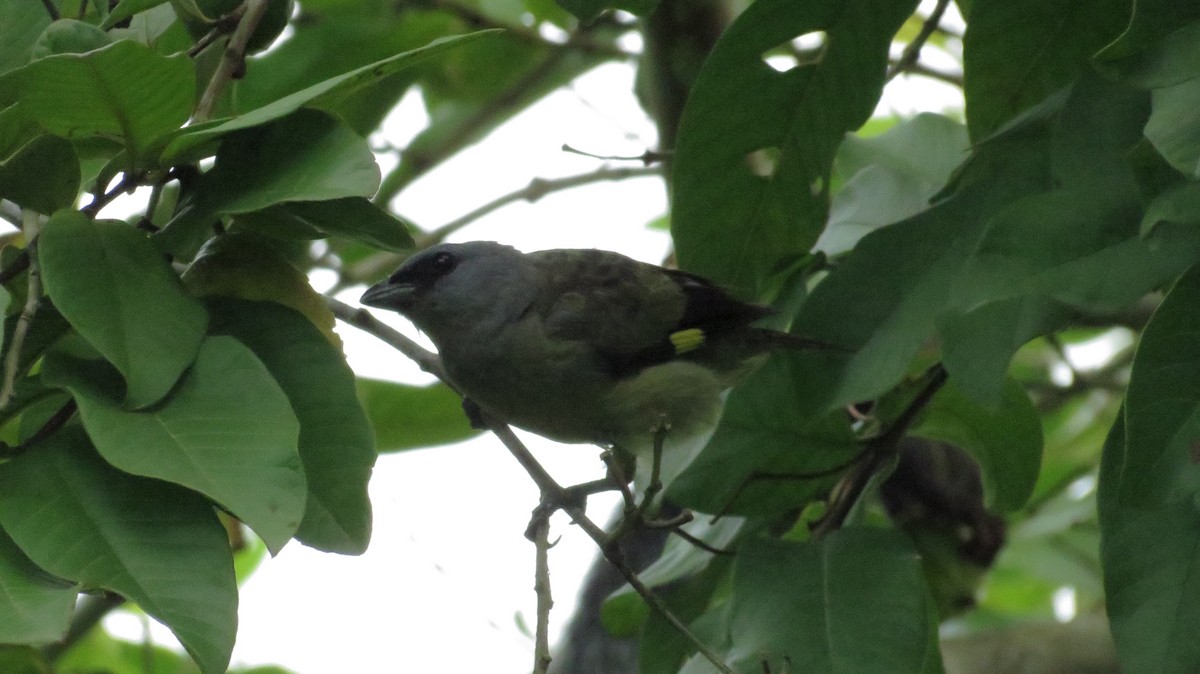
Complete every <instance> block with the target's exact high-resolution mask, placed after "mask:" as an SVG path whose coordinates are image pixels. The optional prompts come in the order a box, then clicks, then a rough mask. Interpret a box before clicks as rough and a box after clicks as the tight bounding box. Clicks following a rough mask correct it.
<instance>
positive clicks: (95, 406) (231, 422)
mask: <svg viewBox="0 0 1200 674" xmlns="http://www.w3.org/2000/svg"><path fill="white" fill-rule="evenodd" d="M42 378H43V379H44V380H45V381H46V382H47V383H48V384H51V385H55V386H62V387H64V388H66V389H68V390H70V391H71V395H72V396H73V397H74V398H75V402H76V403H77V404H78V405H79V414H80V417H81V418H82V419H83V424H84V427H86V428H87V432H88V435H89V436H90V437H91V438H92V442H93V443H95V445H96V449H98V450H99V451H100V454H101V455H102V456H103V457H104V458H105V459H106V460H107V461H108V462H109V463H111V464H112V465H114V466H116V467H117V468H119V469H121V470H123V471H125V472H127V473H132V474H134V475H142V476H145V477H153V478H157V479H160V480H166V481H167V482H174V483H176V484H181V485H183V486H185V487H187V488H189V489H192V490H194V491H198V492H200V493H201V494H204V495H205V496H208V497H209V498H211V499H212V500H214V501H216V502H217V503H219V504H221V505H222V506H224V507H225V508H227V509H229V511H230V512H232V513H233V514H234V515H236V516H237V517H238V518H239V519H241V520H242V521H244V522H245V523H246V524H248V525H249V526H250V528H252V529H254V531H255V532H256V533H257V534H258V535H259V536H260V537H262V539H263V541H264V542H265V543H266V544H267V547H269V548H270V549H271V550H272V551H273V552H278V551H279V550H280V548H282V547H283V545H284V544H285V543H287V541H288V539H290V538H291V537H292V535H293V534H294V533H295V532H296V528H297V527H298V526H299V525H300V518H301V517H302V516H303V514H304V501H305V481H304V469H303V467H302V466H301V463H300V456H299V455H298V454H297V450H296V444H297V438H298V436H299V424H297V422H296V416H295V415H294V414H293V413H292V409H291V407H290V406H289V405H288V400H287V397H286V396H285V395H284V394H283V391H281V390H280V389H279V385H278V384H276V383H275V380H274V379H273V378H272V377H271V374H270V373H269V372H267V370H266V368H264V367H263V365H262V363H260V362H259V361H258V359H257V358H255V356H254V354H253V353H251V352H250V350H249V349H247V348H246V347H244V346H242V345H241V344H240V343H238V342H237V341H236V340H233V339H229V338H225V337H210V338H208V339H206V340H205V341H204V343H203V344H202V345H201V347H200V352H199V353H198V354H197V355H196V361H195V363H193V364H192V367H191V368H190V369H189V370H188V373H187V374H186V375H184V377H183V379H182V381H180V382H179V385H178V386H177V387H175V389H174V390H173V391H172V392H171V395H170V396H169V397H168V398H167V399H166V400H164V401H163V402H162V403H160V404H158V405H155V406H154V407H153V408H151V409H149V410H147V411H134V412H130V411H127V410H124V409H122V408H121V405H120V379H119V377H117V375H116V373H115V372H113V371H112V369H111V368H109V367H108V366H107V364H106V363H104V362H103V361H85V360H82V359H77V358H71V357H68V356H63V355H60V354H52V355H51V356H49V357H48V358H47V360H46V364H45V366H44V368H43V371H42Z"/></svg>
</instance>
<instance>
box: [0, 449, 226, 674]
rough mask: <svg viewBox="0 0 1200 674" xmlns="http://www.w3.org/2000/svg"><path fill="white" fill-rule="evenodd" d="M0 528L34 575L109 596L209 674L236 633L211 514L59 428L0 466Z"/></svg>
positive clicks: (195, 498)
mask: <svg viewBox="0 0 1200 674" xmlns="http://www.w3.org/2000/svg"><path fill="white" fill-rule="evenodd" d="M0 525H3V527H4V529H5V530H6V531H8V533H9V535H11V536H12V538H13V540H14V541H16V543H17V545H19V546H20V547H21V549H22V550H23V551H24V552H25V554H27V555H29V557H30V559H32V560H33V561H34V563H36V564H37V565H38V566H41V567H42V568H44V569H46V570H47V571H49V572H50V573H53V574H55V575H57V576H60V577H62V578H66V579H70V580H73V581H76V582H79V583H82V584H83V585H85V586H89V587H100V588H105V589H109V590H112V591H114V592H118V593H120V594H122V595H124V596H125V597H128V598H129V599H131V600H133V601H135V602H137V604H138V605H139V606H141V607H142V608H143V609H144V610H145V611H146V612H147V613H149V614H150V615H151V616H153V617H154V618H155V619H157V620H159V621H161V622H162V623H164V624H165V625H166V626H167V627H169V628H171V631H172V632H174V633H175V636H176V637H178V638H179V641H180V642H182V643H183V646H184V648H186V649H187V650H188V652H189V653H190V654H191V655H192V657H193V658H195V659H196V661H197V662H198V663H199V664H200V668H201V670H202V671H203V672H205V674H219V673H220V672H224V671H225V667H226V665H228V663H229V654H230V652H231V651H232V649H233V640H234V634H235V632H236V625H237V586H236V584H235V583H234V576H233V559H232V556H231V554H230V552H229V542H228V540H226V537H225V529H224V528H223V527H222V526H221V524H220V522H218V521H217V517H216V514H215V513H214V512H213V509H212V506H210V505H209V504H208V502H207V501H205V499H204V498H203V497H201V496H199V495H198V494H195V493H193V492H190V491H188V490H186V489H182V488H180V487H178V486H176V485H173V484H168V483H166V482H161V481H159V480H148V479H145V478H139V477H133V476H131V475H126V474H124V473H121V472H118V471H116V470H114V469H113V468H111V467H110V466H108V465H107V464H106V463H104V462H103V461H102V460H101V459H100V457H99V456H97V455H96V453H95V451H94V450H93V449H92V448H91V446H90V443H89V442H88V440H87V437H86V436H85V435H84V434H83V430H82V429H81V428H79V427H78V426H67V427H65V428H63V429H62V430H60V431H58V432H57V433H55V434H54V435H52V436H51V437H49V438H48V439H46V440H45V441H43V442H42V443H41V444H39V445H38V446H37V448H36V450H35V451H30V452H26V453H24V454H22V455H21V456H19V457H17V458H16V459H13V460H12V461H9V462H8V463H5V464H3V465H0Z"/></svg>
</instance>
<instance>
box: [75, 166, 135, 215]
mask: <svg viewBox="0 0 1200 674" xmlns="http://www.w3.org/2000/svg"><path fill="white" fill-rule="evenodd" d="M145 177H146V172H145V171H134V172H132V173H123V174H121V181H120V182H119V183H117V184H116V186H115V187H113V188H112V189H111V190H109V191H107V192H103V193H101V194H94V195H92V202H91V203H90V204H88V205H87V206H84V207H83V208H81V209H79V211H80V212H81V213H83V214H84V215H86V216H88V217H89V218H94V217H96V216H97V215H99V213H100V211H101V210H102V209H103V208H104V207H105V206H107V205H109V204H110V203H112V201H113V200H114V199H116V198H117V197H119V196H121V195H122V194H125V193H127V192H130V191H132V190H133V189H134V188H135V187H137V186H138V185H140V184H141V182H142V180H143V179H144V178H145ZM97 187H99V186H97Z"/></svg>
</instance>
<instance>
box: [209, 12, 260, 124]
mask: <svg viewBox="0 0 1200 674" xmlns="http://www.w3.org/2000/svg"><path fill="white" fill-rule="evenodd" d="M267 4H268V0H246V2H245V4H244V5H243V6H244V7H245V10H244V11H243V13H242V18H241V19H240V20H239V21H238V25H237V28H236V29H235V30H234V31H233V35H232V36H231V37H230V38H229V44H228V45H226V46H225V55H224V56H223V57H222V58H221V64H220V65H219V66H217V71H216V72H215V73H213V76H212V79H211V80H209V81H208V87H207V88H206V89H205V90H204V95H203V96H201V97H200V103H199V104H198V105H197V106H196V112H195V114H193V115H192V121H193V123H196V122H204V121H207V120H208V119H209V118H210V117H212V113H213V109H214V108H216V105H217V99H219V98H220V97H221V94H222V93H224V92H225V87H226V86H227V85H228V84H229V80H231V79H234V77H240V73H242V72H244V71H245V68H246V45H247V44H248V43H249V42H250V36H251V35H253V34H254V29H255V28H257V27H258V22H259V21H260V20H261V19H262V17H263V14H265V13H266V11H267Z"/></svg>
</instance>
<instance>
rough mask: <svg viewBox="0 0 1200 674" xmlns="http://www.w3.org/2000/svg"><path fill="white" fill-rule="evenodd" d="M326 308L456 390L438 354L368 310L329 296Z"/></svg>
mask: <svg viewBox="0 0 1200 674" xmlns="http://www.w3.org/2000/svg"><path fill="white" fill-rule="evenodd" d="M325 306H327V307H329V310H330V311H332V312H333V315H334V316H337V317H338V318H339V319H341V320H342V322H344V323H346V324H348V325H353V326H354V327H356V328H358V329H359V330H362V331H363V332H365V333H367V334H370V335H374V336H375V337H378V338H379V339H380V340H382V341H383V342H384V343H385V344H387V345H388V346H390V347H392V348H393V349H395V350H397V351H399V352H400V353H402V354H404V355H405V356H407V357H408V358H409V359H410V360H412V361H413V362H414V363H416V364H417V365H418V366H419V367H420V368H421V369H422V370H424V371H426V372H428V373H429V374H431V375H433V376H435V377H437V378H438V379H441V380H442V381H444V382H446V384H447V385H449V386H450V388H455V386H454V384H451V383H450V381H449V380H448V379H447V378H446V371H445V370H443V369H442V361H441V359H440V358H438V357H437V354H436V353H433V352H432V351H428V350H426V349H425V348H424V347H422V346H421V345H420V344H417V343H416V342H414V341H413V340H411V339H409V338H408V337H405V336H404V335H403V334H401V333H400V332H398V331H397V330H394V329H393V328H392V327H391V326H389V325H388V324H386V323H384V322H383V321H381V320H379V319H378V318H375V317H374V316H372V315H371V312H369V311H367V310H366V309H361V308H358V307H352V306H350V305H349V304H346V303H345V302H342V301H341V300H337V299H334V298H332V297H328V296H326V297H325Z"/></svg>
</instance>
